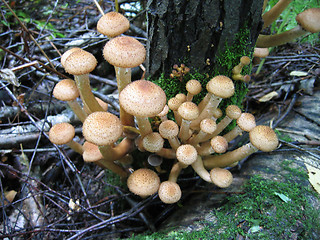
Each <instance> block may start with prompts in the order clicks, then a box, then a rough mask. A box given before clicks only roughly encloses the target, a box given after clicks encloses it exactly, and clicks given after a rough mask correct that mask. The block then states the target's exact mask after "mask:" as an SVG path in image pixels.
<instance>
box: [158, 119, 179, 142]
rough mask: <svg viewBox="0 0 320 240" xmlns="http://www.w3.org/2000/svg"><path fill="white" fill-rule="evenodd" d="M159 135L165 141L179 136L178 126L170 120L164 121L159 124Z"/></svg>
mask: <svg viewBox="0 0 320 240" xmlns="http://www.w3.org/2000/svg"><path fill="white" fill-rule="evenodd" d="M159 133H160V135H161V136H162V137H163V138H165V139H168V138H172V137H176V136H178V134H179V126H178V125H177V124H176V123H175V122H174V121H172V120H166V121H164V122H162V123H160V125H159Z"/></svg>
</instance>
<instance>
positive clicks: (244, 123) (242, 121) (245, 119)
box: [237, 113, 256, 132]
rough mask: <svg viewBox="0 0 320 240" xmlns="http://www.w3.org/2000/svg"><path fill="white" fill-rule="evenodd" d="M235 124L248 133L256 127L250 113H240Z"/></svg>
mask: <svg viewBox="0 0 320 240" xmlns="http://www.w3.org/2000/svg"><path fill="white" fill-rule="evenodd" d="M237 124H238V126H239V128H241V129H242V130H243V131H246V132H250V131H251V130H252V129H253V128H254V127H255V126H256V120H255V117H254V116H253V115H252V114H251V113H241V115H240V117H239V118H238V119H237Z"/></svg>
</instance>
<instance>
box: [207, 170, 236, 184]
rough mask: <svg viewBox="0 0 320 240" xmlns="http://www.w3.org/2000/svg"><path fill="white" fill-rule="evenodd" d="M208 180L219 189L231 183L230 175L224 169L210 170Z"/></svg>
mask: <svg viewBox="0 0 320 240" xmlns="http://www.w3.org/2000/svg"><path fill="white" fill-rule="evenodd" d="M210 178H211V181H212V183H213V184H215V185H216V186H218V187H220V188H227V187H229V186H230V185H231V183H232V181H233V176H232V173H231V172H230V171H229V170H227V169H224V168H213V169H211V171H210Z"/></svg>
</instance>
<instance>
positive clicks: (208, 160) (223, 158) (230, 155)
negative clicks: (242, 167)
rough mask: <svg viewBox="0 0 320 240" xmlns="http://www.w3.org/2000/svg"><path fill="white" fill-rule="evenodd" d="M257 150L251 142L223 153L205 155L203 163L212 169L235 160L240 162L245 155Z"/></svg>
mask: <svg viewBox="0 0 320 240" xmlns="http://www.w3.org/2000/svg"><path fill="white" fill-rule="evenodd" d="M256 151H258V149H257V148H256V147H255V146H253V145H252V144H251V143H247V144H245V145H243V146H241V147H239V148H237V149H235V150H233V151H231V152H227V153H225V154H223V155H214V156H208V157H205V158H204V159H203V164H204V167H205V168H206V169H212V168H215V167H227V166H229V165H231V164H232V163H234V162H238V161H240V160H242V159H244V158H245V157H248V156H249V155H251V154H252V153H254V152H256Z"/></svg>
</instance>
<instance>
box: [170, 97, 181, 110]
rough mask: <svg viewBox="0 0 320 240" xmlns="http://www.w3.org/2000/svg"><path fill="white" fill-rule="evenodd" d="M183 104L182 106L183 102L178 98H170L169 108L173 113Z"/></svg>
mask: <svg viewBox="0 0 320 240" xmlns="http://www.w3.org/2000/svg"><path fill="white" fill-rule="evenodd" d="M181 104H182V101H181V100H179V99H178V98H176V97H173V98H170V99H169V101H168V107H169V108H170V109H171V110H172V111H177V110H178V108H179V107H180V105H181Z"/></svg>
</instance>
